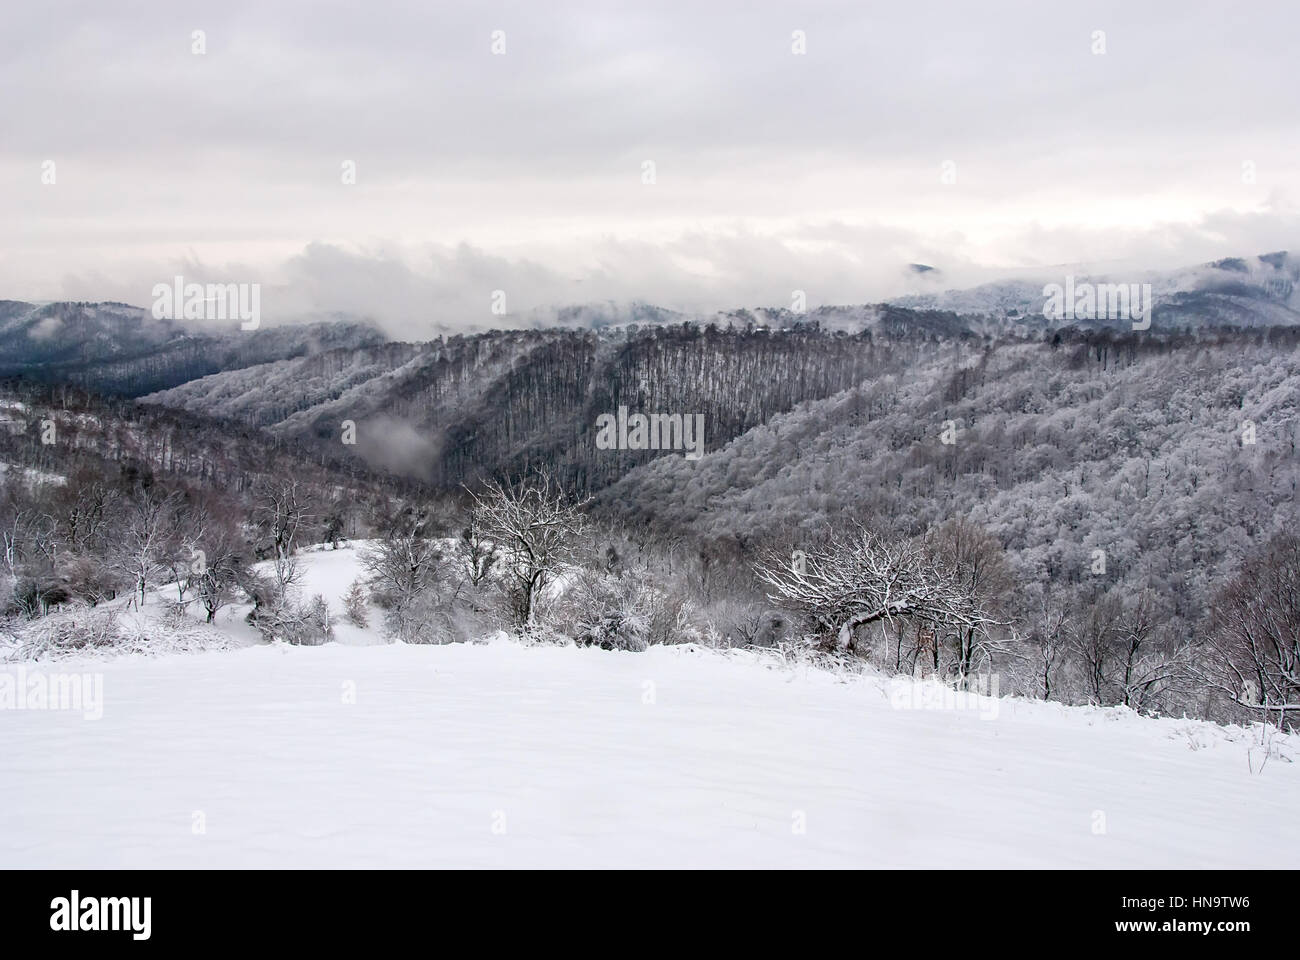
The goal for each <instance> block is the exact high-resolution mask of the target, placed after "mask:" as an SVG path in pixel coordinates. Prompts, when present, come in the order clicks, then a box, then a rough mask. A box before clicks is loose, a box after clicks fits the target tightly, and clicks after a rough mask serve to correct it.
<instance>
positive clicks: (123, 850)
mask: <svg viewBox="0 0 1300 960" xmlns="http://www.w3.org/2000/svg"><path fill="white" fill-rule="evenodd" d="M303 562H304V566H305V567H306V571H307V573H306V582H305V584H304V590H305V592H306V593H313V592H321V593H325V594H326V595H327V596H329V597H331V598H336V597H338V596H340V595H341V593H342V590H343V588H344V587H345V586H346V584H348V583H349V582H350V581H351V580H352V578H354V577H355V576H356V575H357V573H358V567H357V564H356V553H355V551H354V550H352V549H341V550H338V551H315V552H308V553H306V554H304V557H303ZM164 589H165V588H164ZM331 603H332V604H337V601H336V600H334V599H332V600H331ZM245 609H246V608H237V607H236V608H231V609H229V610H228V611H225V612H223V613H222V615H221V616H220V617H219V619H218V624H217V628H218V630H220V631H221V632H222V633H223V634H225V635H226V637H227V640H228V642H231V643H234V644H246V645H247V646H246V647H245V648H243V649H233V650H224V651H220V652H208V653H201V654H189V655H181V654H170V655H163V656H143V655H138V654H134V655H129V656H122V657H117V658H113V659H90V658H80V659H72V660H59V661H41V662H27V663H23V664H19V663H13V662H11V663H7V664H4V665H0V677H12V678H14V680H16V679H17V678H18V677H19V676H20V673H19V672H20V671H25V672H26V673H25V674H24V676H26V677H27V678H28V679H30V677H31V675H32V674H35V673H39V674H41V675H43V676H46V677H49V678H54V677H55V676H57V675H64V676H66V675H68V674H70V673H78V674H82V673H85V674H92V675H93V674H101V675H102V684H103V686H102V690H103V701H102V717H101V718H99V719H83V715H82V713H80V712H75V711H66V710H63V711H61V710H48V709H46V710H37V709H26V710H14V711H6V712H5V714H4V716H3V721H2V722H0V781H2V782H3V783H4V784H5V789H4V790H3V791H2V792H0V866H3V867H72V866H75V867H80V868H84V867H120V866H129V867H151V866H159V867H241V866H255V867H271V866H277V867H291V866H305V867H432V866H463V867H503V866H504V867H523V866H562V867H582V866H615V867H629V866H679V867H680V866H693V867H742V866H765V867H777V866H799V867H911V868H917V867H980V866H999V867H1033V866H1051V867H1165V866H1175V867H1292V868H1294V867H1298V866H1300V822H1297V820H1296V817H1295V810H1296V809H1297V807H1298V805H1300V768H1298V767H1297V766H1296V765H1295V764H1294V763H1293V762H1292V759H1293V758H1294V756H1295V754H1296V750H1295V747H1294V745H1293V744H1288V743H1287V742H1286V740H1285V738H1282V737H1280V736H1279V737H1277V738H1275V739H1274V740H1273V741H1272V743H1271V745H1270V746H1269V747H1267V748H1266V746H1264V745H1261V744H1260V742H1259V740H1260V733H1259V730H1258V728H1256V729H1255V730H1253V731H1252V730H1247V729H1242V728H1237V727H1221V726H1216V725H1214V724H1209V723H1204V722H1200V721H1188V720H1177V719H1151V718H1143V717H1139V716H1138V715H1136V714H1134V713H1132V712H1131V711H1128V710H1125V709H1123V708H1109V709H1099V708H1071V707H1064V706H1061V705H1058V704H1049V703H1041V702H1030V701H1025V700H1012V699H1001V700H998V699H993V698H985V697H975V696H973V695H972V696H969V697H964V698H963V699H960V700H958V699H956V698H955V695H953V694H951V693H950V692H949V691H946V688H942V687H939V686H938V685H937V684H934V683H927V684H916V683H913V682H912V681H910V680H907V681H891V680H889V679H887V678H883V677H878V676H874V675H858V676H850V675H838V674H834V673H830V672H826V671H823V670H819V669H814V668H810V667H808V666H806V665H799V664H792V663H786V662H783V661H782V660H781V658H780V657H779V655H778V654H776V653H773V652H762V653H760V652H749V651H745V652H731V653H725V652H721V651H712V650H704V649H700V648H697V647H693V646H667V647H665V646H658V647H652V648H651V649H650V650H648V651H647V652H645V653H641V654H633V653H626V652H606V651H600V650H594V649H576V648H573V647H564V646H524V645H521V644H519V643H517V642H514V641H511V640H508V639H506V638H505V636H504V635H497V636H496V637H495V638H492V639H490V640H485V642H482V643H475V644H451V645H446V646H407V645H390V644H387V643H385V642H383V641H382V640H381V638H380V637H379V635H378V633H377V632H373V631H369V630H361V629H358V628H354V627H348V626H346V625H338V626H337V627H336V633H337V636H338V640H339V642H337V643H334V644H329V645H326V646H321V647H288V646H265V645H260V644H257V643H256V640H255V637H254V634H253V632H252V631H251V629H249V628H247V627H245V626H244V625H243V624H242V623H241V622H240V618H241V616H242V613H243V611H244V610H245ZM335 612H339V608H338V607H337V606H335ZM14 680H11V681H9V682H14Z"/></svg>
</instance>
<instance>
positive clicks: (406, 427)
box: [0, 311, 1300, 727]
mask: <svg viewBox="0 0 1300 960" xmlns="http://www.w3.org/2000/svg"><path fill="white" fill-rule="evenodd" d="M884 312H885V313H888V311H884ZM894 316H895V317H906V316H909V315H908V314H895V315H894ZM1298 329H1300V328H1296V327H1274V328H1267V329H1261V330H1233V329H1226V328H1212V329H1198V330H1194V331H1188V332H1183V333H1165V334H1143V335H1138V334H1133V333H1128V334H1125V333H1119V334H1116V333H1113V332H1110V331H1104V330H1103V331H1082V330H1078V329H1064V330H1056V331H1045V332H1039V333H1037V334H1033V335H1027V336H1020V337H1016V336H1007V335H1001V336H993V335H989V334H975V333H973V332H972V331H970V330H969V329H961V330H959V331H958V332H956V333H952V334H949V335H941V334H938V333H935V332H934V330H933V329H931V327H930V325H927V324H925V323H918V324H917V325H915V326H913V327H907V326H904V327H902V328H894V327H890V326H885V327H883V328H882V327H879V326H877V327H875V328H874V329H866V330H862V331H860V332H858V333H847V332H844V331H835V332H830V331H823V330H821V329H820V326H819V324H817V323H812V324H806V325H802V326H800V327H799V328H796V329H789V330H780V329H776V330H774V329H769V328H765V327H757V328H756V326H755V324H754V323H753V319H752V318H741V319H740V320H739V323H737V322H730V323H728V325H727V326H719V325H717V324H711V325H708V326H704V327H700V326H695V325H691V324H675V325H671V326H667V327H650V328H644V329H635V328H634V329H617V330H614V331H607V332H591V331H560V330H556V331H539V332H527V331H514V332H500V333H496V334H483V335H478V336H475V337H470V338H453V339H452V340H450V341H448V340H441V341H434V342H432V343H430V344H384V345H379V346H349V347H343V348H328V349H327V348H324V347H321V348H318V349H315V350H313V351H312V352H310V353H309V355H307V356H304V357H301V358H298V359H282V360H275V361H272V362H270V363H268V364H262V365H254V366H251V367H247V368H239V367H237V366H236V367H235V368H234V369H231V370H229V371H227V372H222V373H217V374H213V375H208V376H205V377H201V378H199V379H196V380H193V381H192V382H190V383H187V384H185V385H182V386H178V387H175V388H173V389H171V390H169V391H167V392H165V393H161V394H152V395H149V396H146V397H144V398H142V399H143V402H135V401H132V400H130V399H128V398H117V399H113V398H107V397H104V396H101V395H99V394H97V393H95V392H94V391H87V390H85V389H84V388H83V387H81V386H78V385H73V384H67V383H64V384H53V383H49V382H46V383H37V382H34V381H32V380H30V379H17V380H13V381H11V382H10V383H9V384H8V385H7V386H6V387H5V388H4V396H3V399H2V400H0V402H2V403H3V409H4V410H5V411H6V413H5V416H6V417H7V419H8V424H9V429H6V430H5V431H2V432H0V459H2V460H3V462H4V464H5V471H4V487H3V494H2V495H0V496H2V499H0V523H2V524H3V531H4V537H5V540H4V546H5V552H4V562H5V566H4V570H3V574H4V577H3V582H2V583H0V590H3V597H0V600H2V602H3V604H4V609H5V613H6V616H7V618H8V619H7V620H6V621H5V623H6V626H5V628H4V630H5V633H6V635H7V636H9V637H10V638H11V639H10V643H11V646H12V647H13V648H14V649H17V650H20V651H22V650H26V651H29V652H31V651H35V650H39V649H44V646H43V645H46V646H48V645H50V644H53V645H55V646H57V647H60V648H61V649H62V648H70V649H75V648H77V647H79V646H93V645H96V644H102V643H104V642H107V641H104V640H103V639H102V637H103V635H104V631H105V630H109V632H111V630H110V628H109V626H107V625H106V623H105V618H109V619H111V617H112V616H114V615H115V614H113V613H110V611H115V610H117V609H118V608H119V607H130V608H139V607H141V606H142V605H144V602H145V600H146V599H147V597H148V596H149V595H150V594H151V592H152V591H155V590H157V591H161V594H162V595H164V596H169V598H170V607H171V609H172V615H173V616H176V617H182V618H183V617H188V616H192V615H194V614H195V613H196V612H198V613H201V614H202V616H201V617H200V619H203V620H207V621H212V620H215V618H216V616H217V614H218V613H219V612H220V611H221V610H222V609H223V608H224V607H226V606H229V605H231V604H233V603H236V602H247V603H251V604H252V608H251V609H250V611H249V613H248V615H247V620H248V622H249V623H250V624H251V625H253V626H255V627H256V628H257V630H258V631H259V633H260V635H261V636H262V637H263V639H265V640H267V641H275V640H285V641H288V642H293V643H321V642H325V641H327V640H328V639H330V637H331V626H330V617H329V616H328V615H327V613H326V612H325V611H326V610H327V609H328V606H329V604H330V603H332V602H333V603H337V602H339V601H341V600H342V599H343V598H342V597H329V596H315V595H309V594H304V591H303V590H302V589H301V585H300V583H299V580H300V576H299V572H298V570H297V569H296V561H295V559H294V558H295V556H296V553H297V551H299V550H301V549H303V548H306V547H309V546H312V545H313V544H320V543H325V544H328V545H330V546H331V547H334V548H337V547H338V546H339V545H340V544H346V543H348V542H353V541H358V542H359V541H365V542H367V543H369V544H370V546H369V547H367V548H366V550H365V551H363V554H364V556H365V558H366V559H365V561H364V562H363V564H362V573H360V574H359V575H358V577H357V578H356V582H355V583H350V584H348V585H347V587H348V591H347V595H348V598H350V600H349V608H350V609H351V608H355V609H358V610H360V609H363V608H364V607H365V605H366V604H370V603H374V604H377V607H378V609H380V610H382V611H383V613H382V615H379V619H380V628H381V629H382V630H383V631H384V632H385V634H386V635H387V636H389V637H391V638H393V639H397V640H401V641H405V642H422V643H444V642H449V641H455V640H469V639H473V638H474V637H475V636H480V635H482V634H483V633H484V632H485V631H487V632H491V631H495V630H504V631H508V632H511V631H512V632H516V633H521V634H525V635H528V636H549V637H553V638H555V639H556V641H557V642H573V643H578V644H580V645H582V644H589V645H593V646H598V647H603V648H606V649H621V650H631V651H642V650H645V649H646V648H647V647H648V646H651V645H656V644H679V643H697V644H703V645H706V646H712V647H717V648H721V649H731V648H736V647H759V648H770V649H780V650H803V651H806V652H807V653H808V654H809V655H811V656H816V657H824V658H825V659H826V662H827V663H831V664H843V663H846V662H852V663H860V664H863V665H867V666H870V667H871V668H874V669H879V670H882V671H886V672H887V673H897V674H905V675H911V676H917V677H931V676H932V677H936V678H938V679H940V680H941V681H943V682H947V683H951V684H953V685H954V686H956V687H957V688H959V689H960V688H967V687H969V686H970V685H971V684H972V683H975V682H987V681H988V678H989V677H992V676H996V677H997V678H998V682H999V684H1000V689H1001V690H1002V691H1003V692H1004V693H1012V694H1018V695H1022V696H1027V697H1034V698H1038V699H1043V700H1051V701H1057V702H1062V703H1067V704H1094V705H1099V706H1110V705H1124V706H1126V707H1129V708H1132V709H1134V710H1138V711H1141V712H1143V713H1147V714H1151V715H1156V714H1174V715H1188V716H1196V717H1202V718H1207V719H1216V720H1227V721H1237V722H1245V721H1260V722H1265V723H1276V724H1278V725H1279V726H1282V727H1287V726H1289V724H1290V723H1291V722H1292V721H1293V719H1294V710H1295V709H1296V706H1297V703H1296V701H1297V698H1298V696H1300V692H1298V687H1297V675H1296V663H1297V659H1296V658H1297V656H1298V655H1300V649H1298V648H1297V647H1296V638H1295V634H1294V631H1291V632H1288V631H1289V630H1291V628H1290V627H1288V626H1287V624H1294V623H1295V622H1296V621H1295V619H1294V618H1295V617H1297V616H1300V613H1298V612H1297V610H1296V608H1295V602H1294V596H1293V595H1292V594H1291V593H1290V592H1289V591H1290V590H1291V589H1292V586H1293V584H1294V582H1295V578H1296V577H1297V576H1300V572H1298V571H1297V567H1296V555H1297V554H1296V550H1297V546H1296V545H1297V541H1296V526H1295V499H1296V498H1295V492H1296V482H1297V473H1298V469H1300V468H1298V466H1297V459H1296V443H1297V440H1300V422H1298V421H1297V409H1296V407H1297V389H1296V387H1297V384H1300V367H1298V366H1297V356H1298V355H1300V354H1297V350H1296V347H1297V344H1298V343H1300V334H1298V333H1297V330H1298ZM44 379H46V380H48V379H49V377H48V375H47V376H46V377H45V378H44ZM73 379H75V378H73ZM620 404H621V405H627V406H630V407H632V408H633V409H644V410H656V409H657V410H680V411H691V412H699V413H702V414H703V415H704V422H705V423H706V425H707V435H706V452H705V455H704V456H703V457H702V458H701V459H700V460H698V461H696V460H691V459H687V458H685V457H683V456H682V455H681V454H680V453H672V452H668V451H648V450H643V451H636V450H602V449H599V448H598V446H597V445H596V444H595V443H594V442H593V441H594V424H595V422H596V417H597V415H598V413H600V412H604V411H608V410H611V409H613V408H615V407H617V406H619V405H620ZM349 433H351V435H352V436H351V437H349ZM350 439H351V440H352V441H353V442H349V440H350ZM538 525H541V527H542V528H544V529H545V530H546V531H547V535H548V537H549V538H551V539H550V540H549V541H548V542H547V543H545V544H539V543H537V542H533V541H532V540H531V539H530V536H531V535H530V533H529V531H530V530H531V529H535V528H536V527H537V526H538ZM1250 584H1256V585H1258V587H1259V589H1260V591H1267V590H1271V591H1273V592H1272V593H1267V592H1261V594H1260V601H1259V602H1260V603H1263V604H1264V608H1265V610H1266V611H1267V612H1265V610H1261V609H1260V608H1258V606H1252V605H1250V604H1245V603H1244V601H1243V596H1244V595H1245V594H1247V593H1249V585H1250ZM51 617H53V618H55V619H56V620H57V621H58V623H59V624H60V626H59V627H58V628H57V629H54V628H51V627H50V626H49V619H50V618H51ZM1288 617H1290V618H1292V619H1290V620H1288V619H1287V618H1288ZM1278 618H1280V619H1278ZM177 622H180V621H177ZM80 624H84V625H85V627H84V629H85V630H87V631H89V633H88V634H87V635H86V636H84V637H83V636H81V634H80V633H79V632H78V631H79V630H80V629H82V628H81V626H79V625H80ZM157 629H160V630H161V629H164V628H162V627H159V628H157ZM1261 631H1263V632H1262V633H1261ZM33 644H34V646H33Z"/></svg>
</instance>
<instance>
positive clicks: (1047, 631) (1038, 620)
mask: <svg viewBox="0 0 1300 960" xmlns="http://www.w3.org/2000/svg"><path fill="white" fill-rule="evenodd" d="M1068 644H1069V641H1068V638H1067V634H1066V614H1065V610H1064V609H1063V608H1061V607H1059V606H1057V605H1056V604H1054V603H1053V602H1052V601H1051V599H1050V598H1049V597H1046V596H1044V597H1043V598H1042V599H1041V600H1040V602H1039V605H1038V610H1037V612H1036V614H1035V615H1034V616H1033V617H1032V618H1031V619H1030V623H1029V627H1028V630H1027V632H1026V635H1025V637H1024V642H1023V643H1022V644H1021V645H1020V646H1019V648H1018V651H1017V654H1016V656H1017V657H1018V658H1019V659H1021V660H1024V661H1026V662H1028V663H1029V666H1030V669H1031V670H1032V671H1033V673H1032V675H1033V678H1034V682H1035V684H1036V686H1037V688H1038V693H1039V695H1040V696H1041V697H1042V699H1044V700H1051V699H1052V692H1053V689H1054V688H1053V681H1054V680H1055V678H1056V671H1057V667H1058V665H1059V664H1060V662H1061V659H1062V657H1064V655H1065V652H1066V649H1067V647H1068Z"/></svg>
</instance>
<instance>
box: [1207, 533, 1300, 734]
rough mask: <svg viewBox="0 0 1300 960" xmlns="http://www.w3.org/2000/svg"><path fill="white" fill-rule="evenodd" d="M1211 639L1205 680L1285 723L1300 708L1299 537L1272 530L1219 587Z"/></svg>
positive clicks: (1255, 711) (1264, 716)
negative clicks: (1273, 534)
mask: <svg viewBox="0 0 1300 960" xmlns="http://www.w3.org/2000/svg"><path fill="white" fill-rule="evenodd" d="M1207 647H1208V661H1209V662H1208V669H1207V670H1206V671H1205V679H1206V680H1207V682H1209V683H1210V684H1211V685H1212V686H1213V687H1214V688H1215V689H1216V690H1218V691H1219V692H1220V693H1221V694H1223V695H1224V696H1226V697H1227V698H1228V699H1229V700H1230V701H1231V702H1232V703H1233V704H1235V705H1236V706H1238V707H1243V708H1245V709H1246V710H1248V711H1250V713H1251V714H1253V715H1254V716H1256V717H1258V718H1261V719H1268V720H1271V721H1272V722H1274V723H1275V724H1276V725H1277V726H1278V727H1279V728H1285V725H1286V723H1287V718H1288V715H1291V716H1294V714H1295V712H1296V711H1300V537H1297V536H1295V535H1294V534H1291V533H1285V534H1279V535H1278V536H1276V537H1274V538H1273V539H1272V540H1271V541H1270V542H1269V543H1268V545H1267V546H1266V547H1265V548H1264V549H1263V550H1261V551H1260V552H1259V553H1257V554H1256V555H1255V556H1253V557H1251V558H1250V559H1248V560H1247V561H1246V563H1245V564H1243V565H1242V568H1241V571H1240V573H1238V575H1237V576H1236V577H1234V578H1233V580H1232V581H1231V582H1230V583H1228V585H1227V586H1226V587H1224V589H1223V590H1222V591H1220V593H1219V595H1218V596H1217V597H1216V598H1215V600H1214V602H1213V604H1212V606H1211V626H1210V630H1209V636H1208V638H1207Z"/></svg>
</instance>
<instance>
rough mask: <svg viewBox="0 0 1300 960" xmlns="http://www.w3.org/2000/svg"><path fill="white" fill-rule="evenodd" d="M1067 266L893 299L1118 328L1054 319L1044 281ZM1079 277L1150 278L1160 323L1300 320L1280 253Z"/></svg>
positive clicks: (995, 316) (986, 315)
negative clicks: (1047, 308) (1047, 311)
mask: <svg viewBox="0 0 1300 960" xmlns="http://www.w3.org/2000/svg"><path fill="white" fill-rule="evenodd" d="M1070 272H1071V271H1070V270H1069V269H1068V268H1057V269H1055V270H1042V271H1036V272H1035V275H1034V277H1033V278H1032V279H1017V280H1002V281H998V282H995V283H986V284H982V285H980V286H977V287H972V288H970V289H966V290H947V291H944V292H942V293H925V294H913V295H909V296H906V297H899V298H897V299H895V300H892V301H890V303H891V304H892V305H894V306H898V307H905V308H908V309H911V310H944V311H951V312H953V313H957V314H961V315H963V316H965V317H968V318H970V319H969V321H968V323H969V325H970V327H971V328H972V329H974V330H978V331H980V332H993V331H996V330H998V329H1000V328H1008V327H1011V326H1014V325H1015V324H1018V323H1023V324H1026V325H1029V326H1039V327H1041V326H1043V325H1047V326H1049V327H1050V326H1066V325H1070V324H1074V325H1077V326H1080V327H1085V328H1087V327H1092V328H1102V327H1120V326H1124V325H1125V324H1124V323H1123V322H1122V321H1120V322H1117V321H1113V320H1104V319H1099V320H1092V321H1088V320H1083V321H1079V320H1070V321H1057V322H1053V321H1049V320H1048V319H1046V318H1045V317H1044V316H1043V306H1044V304H1045V302H1046V298H1045V297H1044V295H1043V286H1044V285H1045V284H1048V283H1058V284H1062V283H1064V280H1065V276H1066V275H1067V274H1069V273H1070ZM1074 279H1075V282H1076V283H1084V282H1087V283H1092V284H1102V283H1126V284H1132V283H1149V284H1151V293H1152V296H1153V298H1154V301H1155V314H1154V317H1153V323H1154V325H1155V328H1156V329H1164V330H1176V329H1194V328H1197V327H1208V326H1236V327H1268V326H1289V325H1293V324H1298V323H1300V293H1297V288H1300V258H1297V257H1295V256H1292V255H1290V254H1288V253H1287V252H1286V251H1282V252H1279V253H1269V254H1263V255H1260V256H1257V257H1249V258H1240V257H1232V258H1228V259H1225V260H1218V261H1215V262H1213V263H1205V264H1200V265H1198V266H1194V267H1184V268H1182V269H1178V270H1172V271H1163V272H1160V271H1127V272H1126V271H1120V270H1114V271H1109V272H1106V273H1096V274H1087V273H1078V274H1074Z"/></svg>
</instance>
